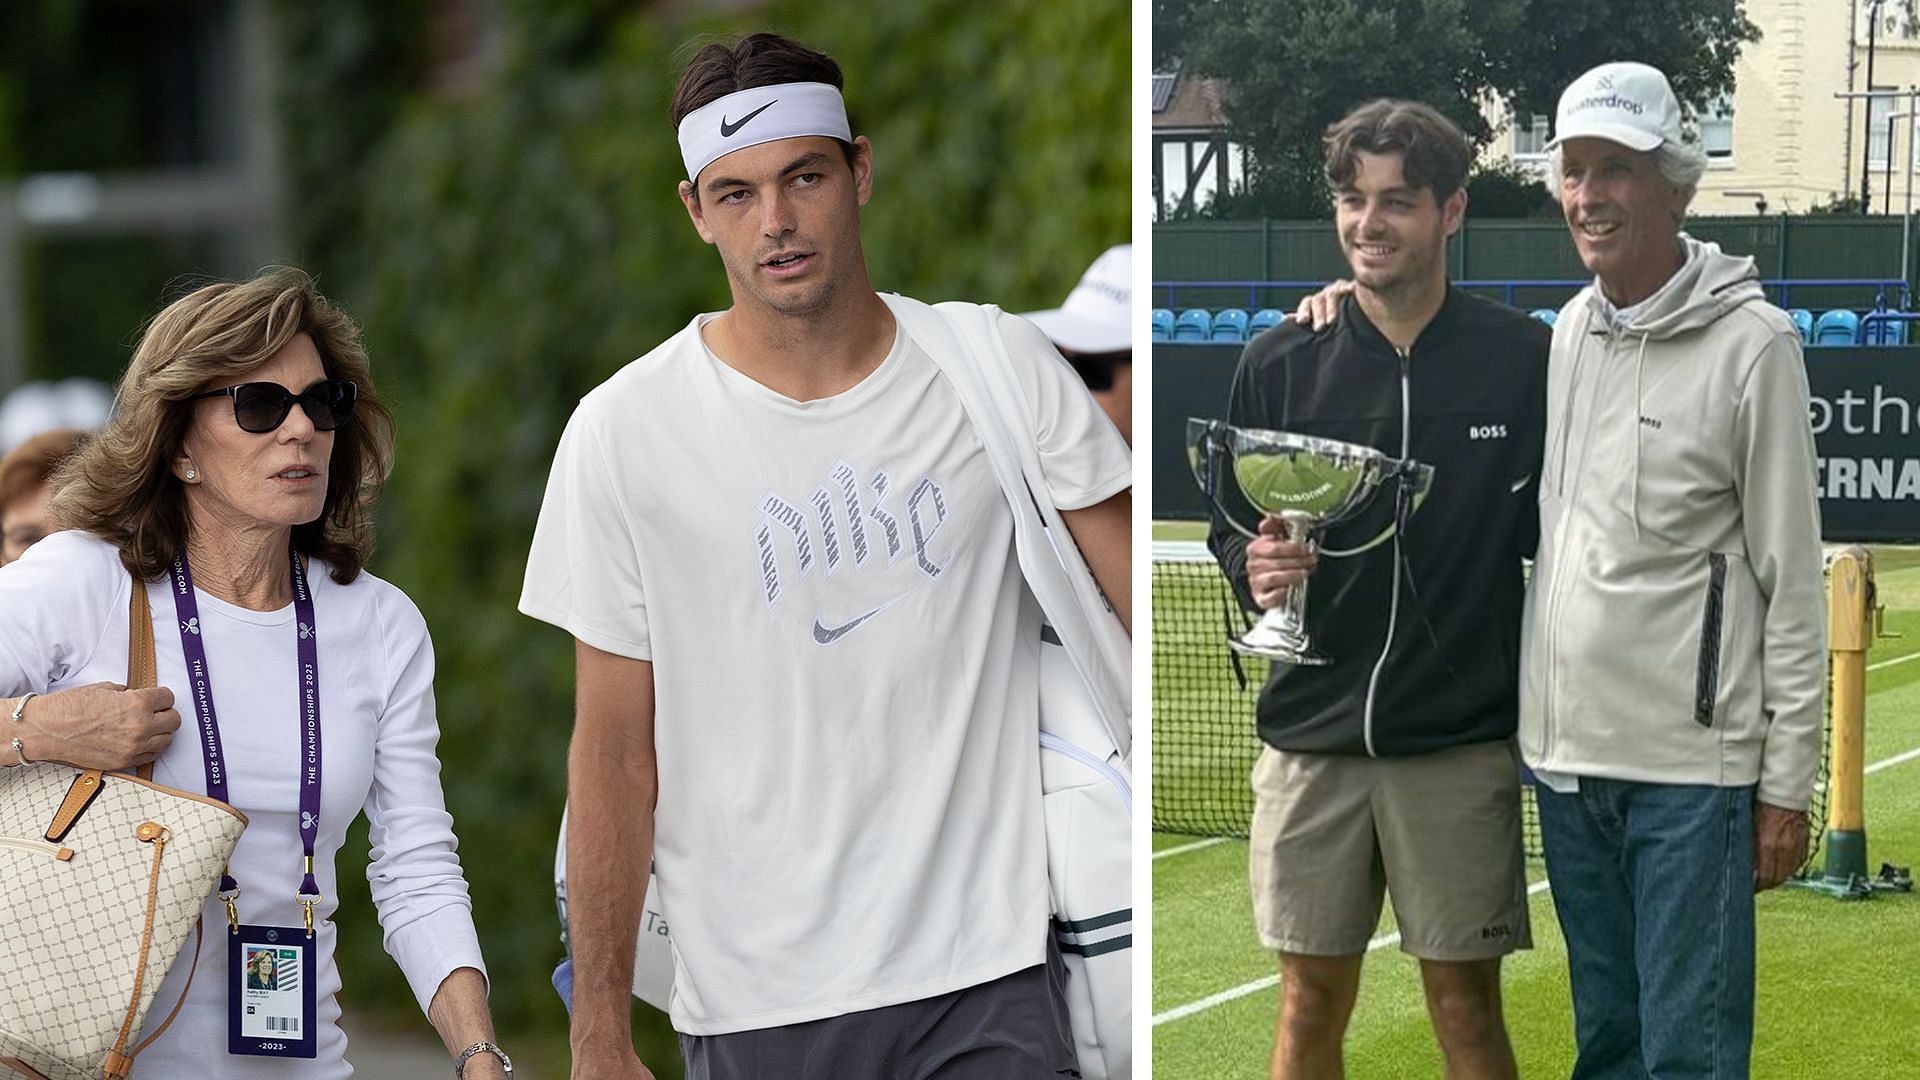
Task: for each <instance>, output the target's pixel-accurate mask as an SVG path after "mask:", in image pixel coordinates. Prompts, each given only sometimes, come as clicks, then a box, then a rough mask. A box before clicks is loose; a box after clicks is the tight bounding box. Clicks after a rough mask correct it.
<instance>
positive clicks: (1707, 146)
mask: <svg viewBox="0 0 1920 1080" xmlns="http://www.w3.org/2000/svg"><path fill="white" fill-rule="evenodd" d="M1700 148H1701V149H1702V150H1705V151H1706V152H1707V159H1708V160H1710V161H1731V160H1732V159H1733V99H1732V98H1731V97H1729V96H1727V95H1726V94H1722V95H1720V96H1719V97H1717V98H1715V99H1714V100H1713V103H1712V104H1710V105H1708V106H1707V108H1706V111H1705V112H1702V113H1701V114H1700Z"/></svg>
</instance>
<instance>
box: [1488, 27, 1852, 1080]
mask: <svg viewBox="0 0 1920 1080" xmlns="http://www.w3.org/2000/svg"><path fill="white" fill-rule="evenodd" d="M1554 136H1555V137H1554V141H1553V142H1552V143H1551V144H1549V155H1550V157H1549V163H1550V168H1551V172H1552V175H1553V178H1554V182H1555V183H1556V184H1557V186H1558V189H1559V196H1560V203H1561V208H1562V209H1563V210H1564V211H1565V213H1566V218H1567V226H1568V228H1569V229H1570V230H1571V231H1572V234H1573V242H1574V246H1575V247H1576V248H1577V249H1578V250H1579V253H1580V259H1581V261H1582V262H1583V263H1585V264H1586V266H1587V268H1588V269H1589V270H1591V271H1593V274H1594V282H1593V284H1592V285H1591V286H1589V287H1587V288H1585V289H1583V290H1581V291H1580V293H1579V294H1578V295H1577V296H1575V297H1574V298H1573V300H1572V301H1570V302H1569V303H1568V304H1567V306H1566V307H1565V308H1564V309H1562V311H1561V313H1560V317H1559V320H1558V321H1557V323H1556V324H1555V326H1554V332H1553V350H1552V360H1551V364H1550V371H1549V378H1548V387H1547V408H1548V414H1547V439H1546V459H1545V462H1544V469H1543V473H1542V479H1541V484H1540V512H1541V520H1540V549H1539V557H1538V560H1537V561H1536V563H1535V565H1534V573H1533V581H1532V585H1531V588H1530V590H1529V593H1528V596H1527V606H1526V629H1525V634H1524V636H1523V638H1522V641H1523V648H1522V652H1523V659H1522V678H1521V711H1520V745H1521V752H1522V753H1523V755H1524V756H1525V758H1526V760H1527V763H1528V764H1529V765H1531V766H1532V767H1533V769H1534V771H1535V774H1536V775H1537V776H1538V778H1539V780H1540V784H1539V785H1538V787H1537V789H1536V790H1537V793H1538V796H1539V808H1540V826H1541V833H1542V837H1543V840H1544V843H1545V846H1546V855H1547V873H1548V876H1549V877H1550V878H1551V880H1552V883H1553V895H1554V903H1555V906H1556V908H1557V909H1558V912H1559V917H1560V925H1561V928H1562V930H1563V931H1564V932H1565V934H1566V939H1567V954H1568V965H1569V968H1570V969H1571V976H1572V983H1573V999H1574V1022H1575V1028H1576V1032H1577V1036H1578V1041H1579V1058H1578V1061H1577V1062H1576V1064H1575V1067H1574V1073H1573V1075H1574V1077H1575V1078H1576V1080H1584V1078H1588V1077H1593V1078H1601V1077H1606V1078H1611V1077H1652V1078H1662V1080H1664V1078H1669V1077H1744V1076H1746V1075H1747V1074H1748V1069H1749V1057H1750V1054H1751V1049H1752V1042H1753V1000H1754V905H1753V894H1754V892H1755V891H1756V890H1758V889H1766V888H1770V887H1772V886H1774V885H1778V884H1779V883H1780V882H1781V881H1783V880H1785V879H1786V878H1787V877H1788V876H1789V875H1791V874H1792V873H1793V872H1794V870H1795V869H1796V868H1797V867H1798V866H1799V864H1800V862H1801V861H1802V860H1803V859H1804V857H1805V853H1806V849H1807V818H1806V808H1807V805H1808V801H1809V799H1810V797H1811V795H1812V791H1813V784H1814V773H1815V770H1816V767H1817V766H1818V763H1819V760H1820V739H1821V728H1822V722H1821V720H1822V707H1821V706H1822V694H1823V692H1824V688H1825V679H1824V672H1825V669H1824V657H1823V652H1824V641H1823V634H1824V627H1823V623H1822V619H1821V597H1820V525H1819V516H1818V506H1817V503H1816V500H1815V493H1814V486H1813V484H1814V447H1813V434H1812V430H1811V427H1810V424H1809V420H1808V411H1807V398H1808V395H1807V379H1806V372H1805V369H1804V368H1803V366H1802V362H1801V355H1800V339H1799V336H1798V335H1797V334H1796V333H1795V331H1794V329H1793V325H1792V323H1790V322H1789V321H1788V319H1787V317H1786V315H1785V313H1783V312H1782V311H1780V309H1778V308H1776V307H1774V306H1773V305H1772V304H1769V303H1767V301H1766V299H1765V298H1764V295H1763V294H1762V291H1761V287H1760V281H1759V276H1758V274H1757V273H1756V272H1755V270H1754V265H1753V260H1751V259H1748V258H1738V257H1734V256H1730V255H1727V254H1725V253H1723V252H1722V251H1721V250H1720V249H1719V248H1718V247H1716V246H1715V245H1713V244H1710V243H1703V242H1700V241H1697V240H1694V239H1692V238H1690V237H1688V236H1687V235H1686V234H1684V233H1683V232H1681V231H1680V227H1681V222H1682V219H1683V217H1684V215H1685V212H1686V208H1687V204H1688V202H1689V200H1690V199H1691V198H1692V196H1693V193H1694V188H1695V185H1696V183H1697V182H1698V180H1699V177H1700V174H1701V171H1702V169H1703V168H1704V166H1705V163H1706V161H1705V157H1704V155H1703V154H1702V153H1701V152H1700V150H1699V149H1698V148H1697V147H1696V146H1693V145H1691V144H1689V143H1688V142H1687V141H1686V139H1685V138H1684V137H1683V133H1682V128H1681V111H1680V106H1679V103H1678V102H1677V101H1676V100H1675V98H1674V95H1673V91H1672V89H1671V88H1670V87H1669V86H1668V84H1667V80H1666V78H1665V76H1663V75H1662V74H1661V73H1660V72H1658V71H1656V70H1654V69H1653V68H1650V67H1647V66H1646V65H1644V64H1632V63H1612V64H1604V65H1602V66H1600V67H1597V68H1595V69H1593V70H1592V71H1589V72H1587V73H1586V74H1584V75H1582V76H1580V78H1579V79H1577V80H1575V82H1574V83H1573V85H1572V86H1570V87H1568V89H1567V91H1566V93H1565V94H1564V95H1563V96H1562V97H1561V99H1560V107H1559V112H1558V116H1557V118H1556V123H1555V131H1554Z"/></svg>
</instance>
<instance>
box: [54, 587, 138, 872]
mask: <svg viewBox="0 0 1920 1080" xmlns="http://www.w3.org/2000/svg"><path fill="white" fill-rule="evenodd" d="M158 682H159V674H158V669H157V665H156V663H155V661H154V658H153V608H152V606H151V605H149V604H148V603H147V583H146V582H145V581H142V580H141V579H140V576H139V575H138V574H136V575H134V576H133V593H132V595H131V597H130V598H129V599H128V601H127V689H129V690H133V689H140V688H144V687H148V686H153V685H156V684H157V683H158ZM104 775H105V774H104V773H102V772H101V770H99V769H85V770H82V771H81V773H80V775H78V776H76V777H74V778H73V785H72V786H71V787H69V788H67V797H66V798H65V799H63V800H61V802H60V808H59V809H58V810H56V811H54V814H53V820H52V821H51V822H50V823H48V825H47V831H46V838H47V841H48V842H49V843H55V844H57V843H59V842H60V841H61V840H62V839H63V838H64V837H65V836H66V835H67V833H68V832H69V831H71V830H72V829H73V823H74V822H76V821H78V820H80V815H81V814H82V813H84V812H86V809H87V807H88V806H90V805H92V803H93V800H94V797H95V796H97V795H99V794H100V788H101V781H102V778H103V776H104ZM134 775H135V776H138V777H139V778H140V779H142V780H151V779H153V764H152V763H151V762H149V763H148V764H145V765H142V766H140V767H139V768H137V769H135V770H134Z"/></svg>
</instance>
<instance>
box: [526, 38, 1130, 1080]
mask: <svg viewBox="0 0 1920 1080" xmlns="http://www.w3.org/2000/svg"><path fill="white" fill-rule="evenodd" d="M841 84H842V80H841V74H840V69H839V66H838V65H837V64H835V63H834V62H833V61H832V60H831V59H830V58H828V57H826V56H824V55H821V54H820V53H817V52H814V51H813V50H811V49H808V48H806V47H804V46H802V45H800V44H798V43H797V42H793V41H790V40H788V39H785V38H781V37H777V36H775V35H771V34H756V35H753V36H751V37H749V38H746V39H744V40H742V41H740V42H738V43H736V44H732V45H722V44H714V45H709V46H707V47H706V48H705V49H702V50H701V51H700V52H699V53H698V54H696V55H695V56H694V58H693V60H692V61H691V63H690V64H689V65H688V68H687V70H686V72H685V73H684V74H683V75H682V77H681V79H680V82H679V86H678V88H677V89H676V91H675V94H674V100H673V106H672V110H671V111H672V120H673V122H674V124H675V126H676V127H677V129H678V132H679V141H680V148H681V151H682V155H683V157H684V158H685V161H686V168H687V172H686V175H687V180H686V181H685V182H683V183H682V184H681V185H680V190H679V195H680V199H681V202H682V203H683V204H684V206H685V209H686V212H687V214H688V216H689V218H690V219H691V221H692V224H693V227H694V228H695V229H696V230H697V231H698V232H699V234H700V236H701V238H702V239H704V240H705V241H706V242H707V243H709V244H712V245H714V246H715V247H716V248H717V249H718V251H719V255H720V261H721V263H722V265H723V266H724V268H725V270H726V273H727V279H728V283H729V285H730V286H731V290H732V299H733V304H732V306H731V307H730V308H728V309H727V310H725V311H723V312H719V313H717V314H704V315H699V316H696V317H695V318H694V319H693V320H692V321H691V322H690V323H689V324H688V326H687V327H686V328H685V329H684V330H682V331H681V332H680V333H678V334H676V335H675V336H674V337H672V338H671V339H669V340H668V341H667V342H666V343H665V344H663V345H661V346H660V347H659V348H656V349H654V350H653V351H652V352H650V353H648V354H647V355H645V356H643V357H641V358H640V359H639V360H636V361H634V362H633V363H631V364H629V365H627V366H626V367H625V368H623V369H621V370H620V371H619V372H618V373H616V374H615V375H614V376H613V377H612V378H610V379H609V380H608V381H607V382H606V383H604V384H602V385H601V386H600V387H599V388H597V389H596V390H594V391H593V392H592V393H590V394H588V395H587V396H586V397H585V398H584V399H583V400H582V401H581V404H580V407H579V408H578V410H577V411H576V412H575V413H574V416H573V418H572V420H571V422H570V423H569V424H568V426H567V430H566V433H565V434H564V435H563V436H562V439H561V443H560V447H559V450H558V451H557V453H556V455H555V460H554V465H553V473H552V479H551V481H550V484H549V487H548V491H547V496H546V502H545V505H544V506H543V508H542V511H541V516H540V521H539V526H538V530H537V532H536V534H535V537H534V542H533V548H532V552H531V554H530V556H529V559H528V570H527V581H526V588H525V591H524V593H523V594H522V598H521V610H523V611H525V612H527V613H528V614H530V615H533V616H535V617H536V618H540V619H543V620H546V621H549V622H552V623H555V624H556V625H559V626H561V627H563V628H565V629H566V630H567V631H568V632H570V633H571V634H573V635H574V637H575V638H576V639H577V649H576V656H577V661H576V663H577V670H576V679H577V684H578V694H579V698H578V715H577V718H576V722H575V729H574V736H573V745H572V752H571V756H570V759H569V784H570V795H569V802H570V807H569V812H570V816H571V820H572V821H573V823H574V828H573V829H572V830H571V832H570V834H569V837H568V847H569V858H568V860H567V865H568V867H569V883H568V893H569V897H568V898H569V901H570V902H569V905H568V911H569V916H570V920H571V940H572V947H573V955H574V958H575V965H576V966H575V969H574V998H573V1051H574V1075H575V1076H592V1077H596V1078H603V1077H604V1078H620V1080H633V1078H638V1077H645V1076H648V1075H650V1074H649V1073H648V1072H647V1070H646V1068H645V1067H644V1066H643V1065H642V1064H641V1063H640V1061H639V1060H638V1058H637V1056H636V1055H635V1053H634V1048H633V1043H632V1036H631V1032H630V1028H629V1015H630V1014H629V1008H630V997H629V987H630V985H631V979H632V960H633V955H634V943H635V934H636V928H637V924H638V921H639V916H640V906H641V900H642V891H643V889H644V887H645V882H646V878H647V868H648V864H649V860H650V859H651V861H652V863H653V865H654V867H655V869H656V871H657V878H658V883H659V884H658V892H659V893H660V894H661V895H660V896H659V898H658V899H659V900H660V901H661V902H662V905H663V908H664V911H665V914H666V917H667V919H668V920H670V922H671V926H672V935H673V946H674V948H673V951H674V956H675V972H674V981H673V985H674V990H673V1001H672V1009H671V1013H672V1017H673V1023H674V1027H675V1028H676V1030H678V1031H679V1032H680V1033H681V1048H682V1052H683V1054H684V1055H685V1057H686V1059H687V1064H688V1072H687V1075H688V1076H689V1077H700V1078H709V1077H710V1078H716V1080H717V1078H728V1077H739V1078H748V1077H765V1076H775V1075H778V1076H783V1077H793V1078H797V1080H816V1078H817V1080H826V1078H829V1077H831V1078H834V1080H880V1078H886V1077H895V1076H913V1075H933V1074H935V1073H936V1072H937V1074H938V1075H939V1076H942V1077H952V1078H954V1080H966V1078H976V1077H977V1078H980V1080H988V1078H993V1080H1002V1078H1011V1080H1024V1078H1043V1077H1044V1078H1048V1080H1051V1078H1053V1077H1055V1076H1058V1075H1065V1074H1067V1073H1069V1072H1073V1071H1074V1070H1076V1069H1077V1068H1078V1066H1077V1064H1076V1061H1075V1047H1074V1045H1073V1042H1072V1037H1071V1036H1070V1034H1069V1031H1068V1017H1067V1013H1066V1005H1065V1002H1064V999H1063V992H1062V987H1061V983H1060V967H1059V965H1060V960H1059V958H1058V953H1056V952H1054V951H1053V949H1052V947H1051V944H1050V942H1051V941H1052V940H1053V939H1052V935H1051V934H1050V932H1049V915H1050V911H1051V909H1050V906H1049V881H1048V861H1047V850H1046V845H1045V842H1044V837H1043V831H1042V821H1041V798H1040V795H1041V778H1040V765H1039V760H1038V757H1039V754H1038V749H1037V748H1038V744H1039V731H1038V699H1039V666H1040V663H1041V659H1040V656H1041V649H1042V645H1043V635H1042V632H1041V624H1040V619H1039V617H1038V614H1039V613H1038V609H1037V608H1036V605H1035V600H1034V597H1033V596H1031V595H1029V594H1028V592H1027V582H1026V581H1023V569H1024V568H1025V566H1026V563H1025V560H1024V558H1016V538H1017V537H1016V520H1018V521H1021V522H1024V521H1025V520H1026V518H1024V517H1022V516H1020V511H1021V509H1022V508H1023V507H1025V506H1027V505H1029V504H1027V503H1024V502H1023V503H1022V504H1021V505H1020V506H1014V505H1012V504H1011V500H1010V499H1009V498H1008V496H1007V494H1006V490H1005V489H1004V488H1003V481H1002V477H1001V475H1000V474H998V473H997V472H996V469H997V467H998V465H999V463H1000V460H1001V459H995V460H991V461H990V460H989V456H990V451H994V450H997V449H999V448H1000V447H1001V445H1002V444H1000V443H999V442H997V441H996V440H994V439H986V437H985V436H984V435H981V434H979V433H978V431H977V428H976V425H977V424H978V416H977V415H976V414H975V413H973V412H972V411H971V407H972V404H973V403H974V402H976V401H977V399H976V398H969V397H967V396H966V392H965V390H964V388H962V382H963V381H964V380H963V378H962V376H964V375H965V374H966V372H963V371H961V370H960V369H961V368H963V367H965V366H967V365H971V364H974V363H976V362H979V361H981V358H982V357H983V356H985V355H987V354H989V353H994V354H997V355H998V356H999V357H1001V359H1002V364H1003V366H1006V367H1009V368H1010V369H1011V374H1009V375H1008V379H1009V380H1010V381H1013V382H1017V383H1018V384H1019V386H1018V392H1019V394H1020V396H1021V397H1022V398H1023V400H1024V401H1025V403H1026V407H1027V410H1028V416H1029V418H1030V422H1029V424H1028V425H1026V426H1023V429H1022V431H1020V432H1019V433H1018V436H1017V437H1016V438H1015V439H1014V440H1011V441H1016V442H1019V443H1021V444H1022V445H1019V446H1014V447H1008V448H1007V449H1008V450H1009V452H1016V451H1017V452H1018V453H1019V454H1021V455H1024V458H1023V460H1026V459H1031V460H1033V461H1035V462H1037V464H1038V468H1039V471H1040V472H1042V473H1043V474H1044V482H1036V484H1035V485H1034V487H1035V488H1037V490H1036V491H1035V493H1034V499H1035V500H1037V502H1038V503H1044V504H1045V505H1046V507H1047V508H1048V510H1049V511H1051V510H1052V509H1053V508H1056V507H1057V508H1059V513H1058V514H1057V515H1055V516H1054V517H1053V518H1052V520H1053V521H1055V522H1058V521H1060V520H1061V519H1064V523H1065V527H1064V529H1049V530H1047V531H1048V533H1049V534H1050V535H1052V536H1055V537H1058V536H1059V534H1060V533H1061V532H1070V533H1071V539H1072V540H1073V542H1074V544H1069V545H1064V546H1065V547H1068V548H1072V547H1073V546H1075V545H1077V547H1078V550H1079V553H1080V554H1081V555H1084V557H1085V560H1086V563H1087V565H1088V566H1090V568H1091V570H1092V575H1093V578H1092V579H1088V578H1087V576H1086V573H1085V571H1084V570H1082V571H1081V572H1080V573H1078V574H1076V575H1074V582H1075V584H1076V586H1079V587H1082V588H1083V589H1084V591H1085V592H1086V593H1088V594H1091V593H1092V592H1093V586H1092V583H1091V581H1092V580H1095V579H1097V581H1098V583H1099V586H1100V587H1101V588H1102V589H1104V591H1105V593H1106V596H1107V597H1108V598H1110V600H1111V601H1112V604H1113V608H1114V609H1115V611H1116V612H1117V614H1118V616H1119V619H1120V621H1121V622H1124V621H1125V620H1126V619H1127V618H1128V597H1129V593H1128V562H1127V557H1128V548H1129V536H1130V534H1129V521H1128V518H1129V495H1128V491H1129V488H1130V483H1131V481H1130V476H1131V466H1130V460H1129V456H1128V452H1127V448H1126V445H1125V444H1124V443H1123V442H1122V441H1121V439H1120V436H1119V434H1118V433H1117V432H1116V431H1115V430H1114V428H1113V425H1112V424H1111V423H1110V422H1109V421H1108V420H1107V418H1106V417H1105V416H1104V415H1102V414H1101V412H1100V410H1099V408H1098V407H1097V406H1096V405H1095V403H1094V401H1093V399H1092V398H1091V397H1089V396H1088V394H1087V392H1086V390H1085V388H1084V387H1083V386H1081V384H1080V382H1079V380H1078V378H1077V377H1076V376H1075V375H1074V373H1073V370H1072V369H1071V368H1069V367H1068V366H1067V365H1066V364H1065V363H1064V362H1063V361H1061V359H1060V358H1059V356H1058V354H1056V353H1055V352H1054V351H1053V349H1052V347H1051V346H1050V345H1049V344H1048V343H1047V340H1046V338H1045V337H1044V336H1043V335H1042V334H1041V333H1040V331H1039V330H1038V329H1036V328H1035V327H1034V326H1032V325H1031V324H1029V323H1026V322H1024V321H1022V320H1020V319H1018V318H1015V317H1013V316H1008V315H1003V314H1001V313H999V312H997V311H994V310H993V309H990V308H979V307H975V306H973V305H942V306H941V308H938V309H935V308H928V307H927V306H925V305H921V304H917V303H916V302H914V301H910V300H905V299H904V298H900V297H892V296H888V297H883V296H881V295H879V294H877V293H876V292H875V291H874V290H873V287H872V286H871V285H870V284H869V280H868V276H867V268H866V263H865V258H864V255H863V253H862V250H861V241H860V229H859V226H860V222H859V216H860V207H861V206H863V205H864V204H865V203H866V202H867V200H868V198H869V196H870V194H871V192H872V185H873V176H874V171H873V149H872V147H871V146H870V145H869V143H868V141H867V140H866V139H865V138H864V137H861V138H854V137H853V135H852V133H851V130H850V128H849V125H848V121H847V114H846V108H845V105H844V103H843V101H842V98H841V92H840V87H841ZM961 309H964V311H962V310H961ZM962 324H964V326H963V325H962ZM943 327H945V328H949V329H942V328H943ZM969 334H971V336H969ZM1008 361H1011V363H1010V364H1008V363H1007V362H1008ZM977 377H978V376H976V378H977ZM983 440H984V441H985V443H986V445H983ZM1023 498H1024V496H1023ZM1029 535H1031V534H1030V533H1029V532H1027V531H1025V530H1024V529H1022V530H1021V531H1019V532H1018V536H1019V537H1026V536H1029ZM1020 551H1021V553H1022V555H1024V553H1025V551H1026V547H1025V546H1022V547H1021V548H1020ZM1093 600H1094V604H1095V605H1096V606H1097V603H1098V598H1097V596H1096V597H1094V598H1093ZM1048 614H1049V616H1050V617H1052V618H1055V619H1056V620H1057V618H1058V616H1057V615H1055V614H1054V612H1053V611H1052V610H1051V609H1050V610H1049V612H1048ZM1099 615H1100V616H1101V617H1102V618H1103V619H1106V620H1107V621H1108V622H1111V621H1112V615H1110V614H1108V613H1107V612H1106V611H1105V610H1104V609H1103V610H1100V611H1099ZM1112 634H1113V636H1115V637H1117V638H1119V639H1120V641H1121V645H1120V648H1119V653H1120V655H1121V657H1122V660H1121V666H1122V667H1123V666H1124V633H1123V631H1122V630H1121V629H1120V628H1119V627H1118V626H1114V627H1113V628H1112ZM1061 636H1066V637H1071V636H1072V635H1070V634H1068V633H1066V632H1065V631H1062V635H1061ZM1048 647H1052V646H1048ZM1071 647H1072V643H1071V642H1069V648H1071ZM1117 678H1118V679H1119V680H1120V682H1121V683H1122V684H1123V683H1124V679H1125V674H1124V671H1121V672H1119V673H1117ZM1074 1074H1075V1075H1077V1074H1078V1073H1077V1072H1075V1073H1074Z"/></svg>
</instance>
